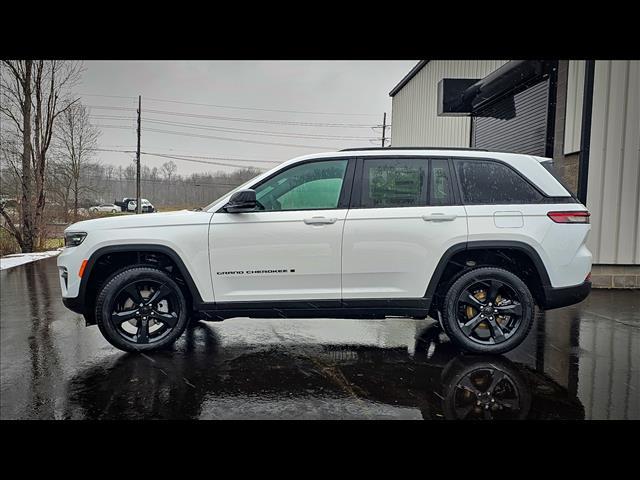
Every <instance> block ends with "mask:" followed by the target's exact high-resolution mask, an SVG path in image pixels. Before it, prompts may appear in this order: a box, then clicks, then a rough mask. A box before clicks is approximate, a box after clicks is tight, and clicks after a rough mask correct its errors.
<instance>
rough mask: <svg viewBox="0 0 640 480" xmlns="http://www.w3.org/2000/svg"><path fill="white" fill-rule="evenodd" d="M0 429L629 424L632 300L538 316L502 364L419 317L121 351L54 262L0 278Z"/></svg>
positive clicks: (295, 326) (639, 366)
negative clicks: (7, 423) (74, 306)
mask: <svg viewBox="0 0 640 480" xmlns="http://www.w3.org/2000/svg"><path fill="white" fill-rule="evenodd" d="M0 284H1V289H2V294H1V301H0V316H1V320H0V339H1V354H0V364H1V372H0V377H1V378H0V380H1V382H0V383H1V395H0V397H1V403H0V417H1V418H2V419H67V418H69V419H101V418H126V419H147V418H162V419H192V418H202V419H218V418H233V419H245V418H246V419H279V418H283V419H423V418H424V419H449V418H468V419H472V418H477V419H501V418H509V419H510V418H530V419H535V418H547V419H640V293H639V292H638V291H635V292H634V291H603V290H600V291H594V292H593V293H592V294H591V296H590V297H589V298H588V299H587V300H586V301H584V302H583V303H581V304H579V305H577V306H574V307H569V308H564V309H560V310H554V311H551V312H547V313H546V314H539V315H538V317H537V319H536V325H535V326H534V328H533V330H532V332H531V334H530V335H529V337H528V339H527V340H526V341H525V343H524V344H522V345H521V346H520V347H518V349H516V350H515V351H513V352H511V353H509V354H508V355H506V356H498V357H482V356H470V355H465V354H463V353H461V352H459V351H458V350H457V349H456V348H454V347H453V346H452V345H451V343H450V342H449V341H448V339H447V338H446V336H445V335H444V334H442V333H441V332H440V330H439V328H438V327H437V326H436V325H435V323H434V322H433V321H431V320H424V321H416V320H409V319H401V318H393V319H386V320H340V319H316V320H279V319H278V320H271V319H269V320H266V319H256V320H251V319H246V318H238V319H230V320H226V321H224V322H221V323H206V322H199V323H198V324H196V325H195V326H194V327H192V328H190V329H189V330H188V331H187V332H186V333H185V335H183V337H182V338H181V339H180V340H179V341H178V342H177V343H176V345H175V346H174V348H173V349H171V350H168V351H163V352H158V353H154V354H140V355H136V354H126V353H123V352H121V351H119V350H117V349H115V348H113V347H112V346H111V345H109V344H108V343H107V342H106V340H104V339H103V338H102V336H101V335H100V332H99V331H98V329H97V327H95V326H92V327H85V326H84V319H83V318H82V317H81V316H79V315H76V314H74V313H73V312H71V311H69V310H67V309H66V308H65V307H64V306H63V305H62V301H61V299H60V287H59V284H58V278H57V270H56V265H55V259H47V260H41V261H38V262H35V263H30V264H26V265H23V266H19V267H15V268H12V269H9V270H5V271H2V272H0Z"/></svg>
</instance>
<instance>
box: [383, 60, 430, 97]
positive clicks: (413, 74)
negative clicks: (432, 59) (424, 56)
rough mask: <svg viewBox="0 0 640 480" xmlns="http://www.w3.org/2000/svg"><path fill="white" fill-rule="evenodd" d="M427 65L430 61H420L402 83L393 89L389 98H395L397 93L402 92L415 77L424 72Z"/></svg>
mask: <svg viewBox="0 0 640 480" xmlns="http://www.w3.org/2000/svg"><path fill="white" fill-rule="evenodd" d="M427 63H429V60H420V61H419V62H418V63H416V65H415V66H414V67H413V68H412V69H411V71H410V72H409V73H407V74H406V75H405V76H404V78H403V79H402V80H400V82H399V83H398V84H397V85H396V86H395V87H393V90H391V91H390V92H389V96H390V97H393V96H394V95H395V94H396V93H398V92H399V91H400V90H402V87H404V86H405V85H406V84H407V83H409V80H411V79H412V78H413V77H415V76H416V75H417V74H418V72H419V71H420V70H422V67H424V66H425V65H426V64H427Z"/></svg>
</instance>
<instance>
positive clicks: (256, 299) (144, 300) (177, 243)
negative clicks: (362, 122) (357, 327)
mask: <svg viewBox="0 0 640 480" xmlns="http://www.w3.org/2000/svg"><path fill="white" fill-rule="evenodd" d="M547 163H549V160H548V159H543V158H538V157H533V156H530V155H519V154H518V155H517V154H509V153H498V152H488V151H479V150H464V149H427V148H418V149H408V148H407V149H401V148H385V149H358V150H344V151H340V152H334V153H323V154H318V155H308V156H304V157H299V158H296V159H293V160H290V161H288V162H285V163H283V164H282V165H280V166H278V167H276V168H274V169H273V170H271V171H269V172H266V173H264V174H262V175H260V176H258V177H256V178H254V179H253V180H251V181H249V182H247V183H246V184H244V185H242V186H240V187H238V188H237V189H236V190H234V191H233V192H230V193H229V194H227V195H225V196H224V197H222V198H220V199H219V200H216V201H215V202H213V203H212V204H210V205H208V206H207V207H204V208H203V209H202V210H201V211H180V212H168V213H159V214H156V215H135V216H121V217H115V218H102V219H95V220H88V221H83V222H79V223H76V224H73V225H71V226H70V227H69V228H67V230H66V231H65V244H66V248H65V250H64V251H63V252H62V254H61V255H60V256H59V257H58V266H59V269H60V282H61V287H62V297H63V301H64V303H65V305H66V306H67V307H68V308H70V309H71V310H73V311H75V312H78V313H82V314H83V315H84V317H85V319H86V321H87V324H89V325H91V324H97V325H98V327H99V328H100V330H101V331H102V333H103V334H104V336H105V337H106V339H107V340H108V341H109V342H110V343H112V344H113V345H115V346H116V347H118V348H120V349H123V350H126V351H147V350H152V349H156V348H160V347H164V346H167V345H169V344H171V343H173V342H174V341H175V340H176V339H177V338H178V337H179V336H180V335H181V334H182V332H183V331H184V329H185V328H186V326H187V323H188V322H189V321H191V320H190V319H195V320H198V319H205V320H222V319H225V318H230V317H255V318H269V317H271V318H273V317H290V318H301V317H307V318H308V317H336V318H345V317H346V318H384V317H386V316H392V317H395V316H399V317H406V316H409V317H414V318H424V317H426V316H427V315H430V316H431V317H433V318H436V319H438V320H439V322H440V324H441V325H442V327H443V328H444V330H445V331H446V333H447V334H448V335H449V337H450V338H451V339H452V340H453V341H455V342H457V344H458V345H459V346H460V347H462V348H464V349H466V350H469V351H472V352H486V353H500V352H505V351H507V350H510V349H512V348H514V347H515V346H517V345H518V344H519V343H520V342H522V340H523V339H524V338H525V337H526V335H527V333H528V332H529V330H530V328H531V325H532V322H533V317H534V305H535V304H537V305H538V306H539V307H540V308H542V309H551V308H557V307H561V306H565V305H570V304H574V303H577V302H579V301H581V300H583V299H584V298H585V297H586V296H587V295H588V294H589V291H590V289H591V283H590V280H589V278H590V270H591V253H590V252H589V250H588V249H587V247H586V246H585V240H586V238H587V234H588V233H589V229H590V225H589V213H588V211H587V210H586V208H585V207H584V206H583V205H581V204H580V203H579V202H578V201H577V200H576V199H575V198H574V197H573V196H572V195H571V194H570V193H569V192H568V191H567V190H566V189H565V188H564V187H563V186H562V185H561V184H560V183H559V182H558V181H557V180H556V179H555V178H554V176H553V175H552V174H551V173H550V172H549V171H548V170H547V169H546V168H545V166H544V165H545V164H547Z"/></svg>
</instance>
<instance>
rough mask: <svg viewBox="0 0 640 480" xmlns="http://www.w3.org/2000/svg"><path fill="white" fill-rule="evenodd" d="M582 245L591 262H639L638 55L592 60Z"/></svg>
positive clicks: (639, 124) (639, 70) (639, 126)
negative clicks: (586, 220)
mask: <svg viewBox="0 0 640 480" xmlns="http://www.w3.org/2000/svg"><path fill="white" fill-rule="evenodd" d="M587 207H588V208H589V210H590V211H591V213H592V216H591V223H592V230H591V234H590V236H589V239H588V242H587V245H588V246H589V248H590V249H591V251H592V252H593V255H594V263H602V264H640V61H637V60H636V61H600V60H599V61H597V62H596V69H595V81H594V92H593V115H592V124H591V146H590V156H589V182H588V187H587Z"/></svg>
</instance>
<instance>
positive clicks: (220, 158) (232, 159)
mask: <svg viewBox="0 0 640 480" xmlns="http://www.w3.org/2000/svg"><path fill="white" fill-rule="evenodd" d="M128 148H135V147H128ZM91 150H93V151H96V152H118V153H136V151H135V150H116V149H113V148H93V149H91ZM142 153H143V154H145V155H174V156H177V157H185V158H197V159H204V160H224V161H228V162H256V163H272V164H278V163H282V161H281V160H265V159H257V158H234V157H228V156H226V157H219V156H207V155H191V154H181V153H166V152H142Z"/></svg>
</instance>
